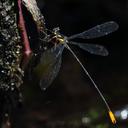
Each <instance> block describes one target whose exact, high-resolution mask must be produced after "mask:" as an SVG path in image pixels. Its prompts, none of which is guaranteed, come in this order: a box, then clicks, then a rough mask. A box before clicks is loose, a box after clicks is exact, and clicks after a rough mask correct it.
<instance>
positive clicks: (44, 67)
mask: <svg viewBox="0 0 128 128" xmlns="http://www.w3.org/2000/svg"><path fill="white" fill-rule="evenodd" d="M117 29H118V25H117V23H115V22H113V21H110V22H106V23H103V24H101V25H97V26H95V27H93V28H91V29H89V30H87V31H84V32H82V33H79V34H75V35H73V36H70V37H67V36H63V35H61V34H60V33H59V28H55V29H53V31H51V33H50V34H49V35H47V36H46V38H44V39H43V41H44V42H47V43H52V44H54V46H53V47H52V48H50V49H46V50H45V52H43V54H42V55H41V57H40V62H39V64H38V65H37V66H36V67H35V68H34V72H35V73H36V74H37V75H38V77H39V81H40V86H41V88H42V89H43V90H46V88H47V87H48V86H49V85H50V84H51V83H52V82H53V80H54V79H55V78H56V76H57V74H58V72H59V70H60V67H61V58H62V53H63V50H64V48H66V49H68V50H69V51H70V52H71V53H72V55H73V56H74V57H75V59H76V60H77V62H78V63H79V64H80V66H81V68H82V69H83V71H84V72H85V74H86V75H87V76H88V77H89V79H90V81H91V82H92V84H93V85H94V87H95V88H96V90H97V91H98V93H99V95H100V96H101V98H102V99H103V101H104V103H105V105H106V107H107V109H108V112H109V115H110V118H111V120H112V122H113V123H114V124H115V123H116V120H115V118H114V115H113V113H112V112H111V110H110V107H109V105H108V103H107V102H106V100H105V98H104V96H103V95H102V93H101V91H100V90H99V88H98V87H97V85H96V83H95V82H94V80H93V79H92V77H91V76H90V74H89V73H88V71H87V70H86V68H85V67H84V66H83V64H82V63H81V61H80V60H79V58H78V57H77V56H76V54H75V53H74V51H73V50H72V49H71V48H70V46H69V45H70V44H71V45H76V46H78V47H79V48H81V49H83V50H85V51H88V52H89V53H91V54H96V55H101V56H107V55H108V51H107V49H106V48H105V47H103V46H101V45H97V44H85V43H79V42H74V41H72V40H73V39H75V38H82V39H93V38H98V37H102V36H105V35H108V34H110V33H112V32H114V31H116V30H117ZM44 49H45V48H44Z"/></svg>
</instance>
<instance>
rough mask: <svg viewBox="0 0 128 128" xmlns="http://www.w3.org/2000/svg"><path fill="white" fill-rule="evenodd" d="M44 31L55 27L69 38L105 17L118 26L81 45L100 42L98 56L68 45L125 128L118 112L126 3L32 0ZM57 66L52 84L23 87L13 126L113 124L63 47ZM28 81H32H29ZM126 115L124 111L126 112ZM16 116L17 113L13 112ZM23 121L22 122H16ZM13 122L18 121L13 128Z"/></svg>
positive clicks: (125, 71)
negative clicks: (103, 52) (103, 50)
mask: <svg viewBox="0 0 128 128" xmlns="http://www.w3.org/2000/svg"><path fill="white" fill-rule="evenodd" d="M37 2H38V5H39V7H40V9H41V11H42V14H43V15H44V17H45V22H46V26H47V27H48V28H49V29H53V28H55V27H60V32H61V33H62V34H64V35H67V36H70V35H72V34H75V33H79V32H82V31H84V30H87V29H89V28H91V27H94V26H95V25H97V24H101V23H104V22H106V21H115V22H117V23H118V24H119V29H118V31H116V32H114V33H112V34H110V35H108V36H106V37H102V38H98V39H93V40H85V43H86V42H87V43H96V44H102V45H104V46H105V47H106V48H107V49H108V51H109V56H107V57H101V56H96V55H90V54H89V53H87V52H85V51H82V50H80V49H78V48H77V47H72V48H73V49H74V51H75V53H76V54H77V55H78V57H79V58H80V60H81V61H82V63H83V64H84V65H85V67H86V69H87V70H88V71H89V72H90V74H91V76H92V77H93V79H94V80H95V82H96V83H97V85H98V87H99V88H100V90H101V92H102V93H103V95H104V96H105V98H106V100H107V101H108V103H109V105H110V107H111V109H112V110H113V112H114V113H115V114H116V116H117V122H118V126H119V127H123V128H125V127H126V126H127V124H128V122H127V119H126V120H123V118H122V117H121V112H122V111H123V110H126V112H127V110H128V108H127V104H128V98H127V97H128V93H127V90H128V66H127V65H128V61H127V55H128V50H127V48H128V44H127V42H128V38H127V32H128V2H127V1H126V0H122V1H121V0H44V1H43V0H38V1H37ZM62 58H63V59H62V61H63V63H62V67H61V70H60V72H59V74H58V76H57V78H56V79H55V80H54V82H53V84H52V85H51V86H50V87H49V88H48V89H47V90H46V91H44V92H43V91H41V90H40V87H39V86H37V85H34V84H33V85H32V84H30V83H29V82H28V83H26V84H25V85H23V88H22V91H23V97H24V104H23V107H22V110H19V111H18V113H19V114H18V115H17V120H18V121H17V125H18V126H17V127H18V128H19V127H20V126H21V127H24V128H29V127H30V128H44V127H45V128H52V127H54V128H57V127H58V128H66V127H72V128H75V127H76V128H78V127H81V128H84V127H87V128H94V127H95V128H102V127H103V128H108V127H115V126H113V125H112V124H111V121H110V120H109V117H108V113H107V109H106V107H105V105H104V103H103V101H102V100H101V98H100V97H99V95H98V93H97V91H96V90H95V88H94V87H93V86H92V84H91V82H90V81H89V80H88V78H87V76H86V75H85V74H84V73H83V71H82V69H81V68H80V66H79V64H78V63H77V62H76V60H75V59H74V57H73V56H72V55H71V54H70V52H69V51H68V50H66V49H65V50H64V52H63V57H62ZM33 82H34V80H33ZM126 114H127V113H126ZM19 115H22V116H19ZM21 122H24V123H21ZM19 123H20V124H21V125H20V126H19Z"/></svg>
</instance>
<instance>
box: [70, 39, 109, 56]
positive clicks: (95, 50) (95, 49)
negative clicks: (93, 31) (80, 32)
mask: <svg viewBox="0 0 128 128" xmlns="http://www.w3.org/2000/svg"><path fill="white" fill-rule="evenodd" d="M69 43H70V44H73V45H76V46H78V47H79V48H81V49H83V50H85V51H88V52H89V53H91V54H95V55H101V56H107V55H108V51H107V49H106V48H105V47H104V46H101V45H97V44H87V43H86V44H84V43H78V42H72V41H71V42H69Z"/></svg>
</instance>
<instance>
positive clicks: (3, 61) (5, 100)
mask: <svg viewBox="0 0 128 128" xmlns="http://www.w3.org/2000/svg"><path fill="white" fill-rule="evenodd" d="M16 10H17V9H16V2H14V1H13V0H0V112H1V114H0V117H1V118H2V116H3V114H5V113H9V110H10V109H11V108H12V106H15V105H16V104H17V103H16V102H19V99H20V96H19V95H20V93H19V87H20V85H21V84H22V75H23V71H22V70H21V68H20V64H21V58H22V45H21V40H20V35H19V30H18V24H17V19H18V18H17V16H18V15H17V12H16Z"/></svg>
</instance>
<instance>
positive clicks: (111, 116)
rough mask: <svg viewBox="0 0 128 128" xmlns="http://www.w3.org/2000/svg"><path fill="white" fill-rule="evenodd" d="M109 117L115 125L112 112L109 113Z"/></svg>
mask: <svg viewBox="0 0 128 128" xmlns="http://www.w3.org/2000/svg"><path fill="white" fill-rule="evenodd" d="M109 116H110V119H111V121H112V123H113V124H116V118H115V116H114V114H113V112H112V111H109Z"/></svg>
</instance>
